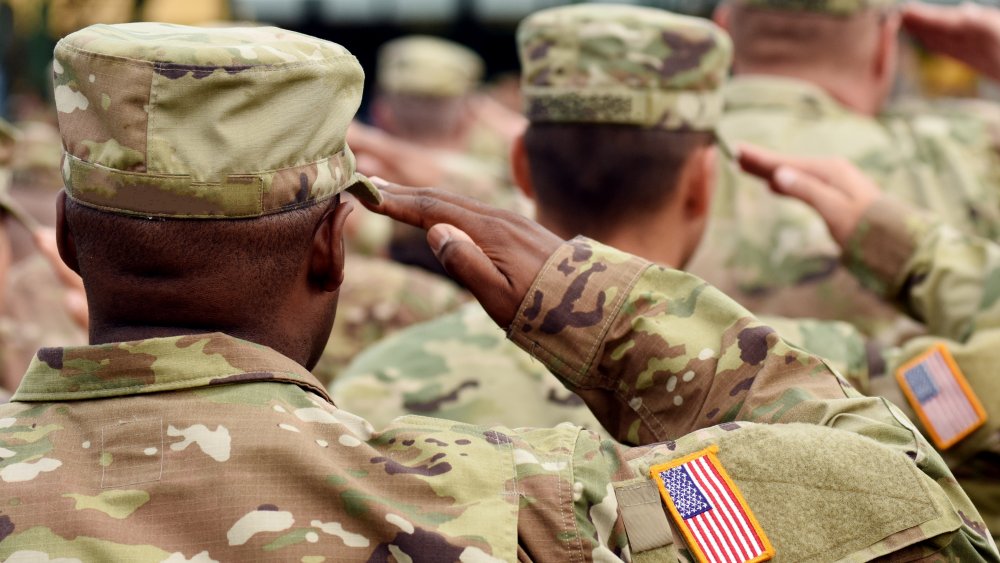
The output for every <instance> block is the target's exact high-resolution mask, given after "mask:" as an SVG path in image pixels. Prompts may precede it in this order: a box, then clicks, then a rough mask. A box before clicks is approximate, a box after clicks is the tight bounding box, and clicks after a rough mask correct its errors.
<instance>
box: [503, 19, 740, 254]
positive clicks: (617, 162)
mask: <svg viewBox="0 0 1000 563" xmlns="http://www.w3.org/2000/svg"><path fill="white" fill-rule="evenodd" d="M518 48H519V51H520V55H521V63H522V68H523V76H522V88H523V91H524V97H525V103H526V113H527V117H528V119H529V121H530V126H529V128H528V131H527V133H526V134H525V137H524V147H525V151H526V152H527V156H528V160H529V162H530V173H531V178H532V183H533V188H534V192H535V197H536V199H537V201H538V203H539V208H540V209H542V210H544V211H545V212H546V213H547V214H549V215H550V216H552V215H555V220H557V221H558V222H559V223H561V224H562V226H563V227H564V229H565V230H568V231H574V232H578V233H583V234H588V235H590V236H595V237H598V238H603V236H604V235H605V234H606V233H608V232H610V231H612V230H614V229H616V228H617V227H618V226H619V225H621V224H624V223H629V222H634V221H635V220H637V219H640V218H643V217H645V216H647V215H650V214H652V213H655V212H656V211H657V210H658V209H660V208H661V207H662V206H663V205H664V203H665V202H667V201H669V200H670V198H671V195H672V193H673V189H674V188H675V187H676V185H677V183H678V181H679V179H680V177H681V175H682V173H683V170H684V168H685V165H686V163H687V161H688V159H689V157H690V156H691V155H692V154H693V153H694V152H695V151H697V150H698V149H701V148H704V147H706V146H708V145H710V144H711V143H712V142H713V139H714V136H713V135H714V128H715V125H716V124H717V122H718V120H719V117H720V115H721V111H722V98H721V94H720V91H719V89H720V87H721V85H722V84H723V82H724V81H725V77H726V74H727V72H728V69H729V63H730V60H731V56H732V47H731V45H730V43H729V40H728V38H727V37H726V35H725V33H724V32H723V31H722V30H720V29H719V28H717V27H716V26H714V25H713V24H711V23H710V22H708V21H706V20H702V19H697V18H691V17H686V16H679V15H675V14H671V13H668V12H665V11H662V10H657V9H652V8H641V7H636V6H620V5H595V4H588V5H585V6H571V7H564V8H554V9H551V10H545V11H541V12H538V13H536V14H534V15H532V16H529V17H528V18H527V19H525V20H524V22H522V23H521V26H520V28H519V29H518Z"/></svg>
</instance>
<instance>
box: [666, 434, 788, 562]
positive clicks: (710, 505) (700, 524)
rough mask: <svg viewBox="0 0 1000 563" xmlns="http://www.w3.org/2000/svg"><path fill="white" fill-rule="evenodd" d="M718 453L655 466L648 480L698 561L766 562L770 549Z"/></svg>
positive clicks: (709, 450)
mask: <svg viewBox="0 0 1000 563" xmlns="http://www.w3.org/2000/svg"><path fill="white" fill-rule="evenodd" d="M717 450H718V448H717V447H716V446H712V447H709V448H707V449H705V450H702V451H700V452H696V453H694V454H691V455H689V456H686V457H684V458H681V459H679V460H675V461H672V462H669V463H665V464H661V465H658V466H654V467H652V468H650V474H651V476H652V477H653V479H654V480H655V481H656V484H657V486H658V488H659V489H660V495H661V496H662V497H663V499H664V501H665V502H666V504H667V507H668V509H669V510H670V513H671V515H672V516H673V517H674V521H675V522H676V523H677V526H678V528H680V530H681V532H682V533H683V534H684V537H685V538H687V540H688V547H689V548H690V549H691V551H692V553H693V554H694V555H695V557H696V558H697V559H698V561H702V562H705V563H753V562H758V561H766V560H768V559H770V558H771V557H772V556H773V555H774V549H773V548H772V547H771V544H770V542H769V541H768V540H767V537H766V536H765V535H764V532H763V530H761V529H760V525H759V524H758V523H757V521H756V518H754V516H753V513H752V512H750V509H749V507H747V505H746V501H745V500H744V499H743V496H742V495H741V494H740V492H739V490H738V489H737V488H736V485H735V484H734V483H733V482H732V480H731V479H730V478H729V476H728V474H727V473H726V471H725V469H724V468H723V467H722V465H721V464H720V463H719V460H718V458H717V457H716V455H715V452H716V451H717Z"/></svg>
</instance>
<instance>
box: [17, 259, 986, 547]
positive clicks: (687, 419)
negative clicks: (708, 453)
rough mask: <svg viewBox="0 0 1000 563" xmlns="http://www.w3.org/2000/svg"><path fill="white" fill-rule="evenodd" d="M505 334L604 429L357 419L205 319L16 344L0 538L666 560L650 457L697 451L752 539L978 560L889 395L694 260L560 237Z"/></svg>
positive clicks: (956, 504) (968, 521)
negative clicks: (663, 263) (697, 268)
mask: <svg viewBox="0 0 1000 563" xmlns="http://www.w3.org/2000/svg"><path fill="white" fill-rule="evenodd" d="M509 335H510V337H511V339H512V340H514V342H516V343H517V344H518V345H519V346H521V347H523V348H524V349H526V350H529V351H531V352H532V354H533V355H535V357H537V358H538V359H539V360H540V361H542V362H544V363H545V364H546V365H547V366H548V367H549V368H550V369H551V370H553V371H554V373H556V374H557V375H559V376H560V377H561V378H562V379H563V381H564V383H565V384H566V385H567V386H569V387H570V388H571V389H573V390H574V391H576V392H577V393H578V394H579V395H580V396H581V397H582V398H583V399H584V400H585V401H586V402H587V403H588V405H589V406H590V407H591V409H592V410H593V411H594V412H595V414H596V415H597V417H598V418H599V420H600V421H601V422H602V424H603V425H604V426H605V427H606V428H608V429H609V430H610V431H611V433H612V435H613V436H614V438H615V439H616V440H617V441H618V442H617V443H616V442H611V441H605V440H602V439H601V438H600V437H599V436H597V435H595V434H593V433H591V432H588V431H585V430H582V429H580V428H578V427H574V426H570V425H564V426H561V427H558V428H550V429H519V430H511V429H507V428H504V427H496V428H483V427H475V426H468V425H464V424H460V423H454V422H447V421H442V420H437V419H429V418H421V417H404V418H401V419H398V420H396V421H394V422H393V423H391V424H389V425H388V426H386V427H385V428H383V429H381V430H380V431H375V430H374V429H373V428H372V426H371V425H370V424H369V423H367V422H366V421H364V420H363V419H361V418H359V417H357V416H355V415H352V414H350V413H348V412H347V411H345V410H341V409H339V408H338V407H336V406H335V405H333V404H332V403H331V402H330V401H329V400H328V398H327V396H326V393H325V391H324V390H323V389H322V387H321V386H320V385H319V384H318V382H317V381H316V379H315V378H314V377H313V376H312V375H310V374H309V373H308V372H306V371H305V370H304V369H303V368H302V367H301V366H299V365H298V364H296V363H295V362H293V361H291V360H289V359H288V358H285V357H284V356H282V355H280V354H278V353H276V352H274V351H273V350H269V349H267V348H264V347H261V346H259V345H255V344H252V343H249V342H244V341H240V340H237V339H235V338H232V337H230V336H226V335H224V334H201V335H190V336H176V337H170V338H158V339H151V340H146V341H139V342H123V343H112V344H105V345H98V346H85V347H78V348H63V349H59V348H49V349H43V350H40V351H39V353H38V354H37V358H36V360H35V362H34V363H33V364H32V367H31V368H30V369H29V372H28V374H27V375H26V377H25V379H24V381H23V382H22V384H21V386H20V387H19V389H18V391H17V393H16V395H15V397H14V401H13V402H11V403H9V404H7V405H2V406H0V448H2V449H0V454H2V461H0V481H2V489H0V490H2V495H3V498H2V499H0V506H2V509H0V557H2V558H4V559H6V560H8V561H19V560H36V559H43V560H44V559H46V558H47V559H54V558H57V557H59V558H67V559H70V560H72V559H73V558H75V559H79V560H84V559H87V560H90V559H93V560H126V559H127V560H150V561H164V560H169V561H182V560H185V561H190V560H192V559H194V560H198V561H211V560H218V561H222V560H227V561H228V560H248V559H273V560H283V561H287V560H306V561H321V560H337V561H344V560H373V559H374V560H390V559H395V560H400V559H406V558H413V559H437V560H448V561H451V560H462V561H495V560H539V561H568V560H577V561H590V560H601V561H606V560H613V559H622V560H650V559H657V558H659V559H666V560H671V559H672V560H678V561H680V560H689V559H690V558H691V556H692V550H693V548H692V542H691V541H690V538H689V536H688V535H687V534H686V532H684V531H683V529H681V530H678V527H679V526H681V525H682V524H683V522H682V520H681V517H680V516H676V519H674V520H671V522H672V523H670V524H669V525H668V524H667V521H668V519H667V517H666V516H665V512H664V509H663V505H662V504H660V503H661V501H660V499H659V498H656V497H653V498H650V497H649V496H648V495H647V494H646V493H647V492H649V491H650V481H651V474H650V469H651V466H658V465H660V464H670V463H680V462H682V461H683V460H684V459H688V458H689V457H690V456H691V455H692V454H695V453H697V452H700V451H703V450H705V449H706V448H709V449H714V450H716V451H717V457H718V460H719V463H720V464H721V465H722V466H724V467H725V468H726V470H727V471H728V473H729V475H730V477H731V482H732V484H733V486H734V487H737V488H738V489H740V490H742V496H743V497H745V502H746V505H747V506H748V507H749V509H750V510H752V512H753V514H755V520H756V521H757V522H759V527H760V528H761V529H762V530H763V532H762V533H766V534H767V536H768V537H769V538H770V541H769V543H770V544H771V545H772V546H773V549H774V551H775V552H776V554H777V555H776V556H775V560H776V561H809V560H837V559H846V560H869V559H872V558H877V557H881V556H885V555H889V554H893V555H895V556H897V557H899V558H901V559H904V560H934V561H940V560H953V561H959V560H960V561H971V560H989V561H996V560H998V559H1000V555H998V554H997V551H996V547H995V546H994V545H993V543H992V541H991V539H990V538H989V535H988V533H987V532H986V531H985V529H984V528H983V526H982V523H981V520H980V518H979V516H978V513H977V512H976V510H975V508H974V507H973V506H972V505H971V504H970V503H969V501H968V499H967V498H966V496H965V495H964V493H963V492H962V491H961V489H959V488H958V487H957V485H956V484H955V482H954V479H953V477H952V475H951V473H950V472H949V471H948V469H947V467H946V466H945V465H944V462H943V460H942V459H941V458H940V457H939V456H938V455H937V454H936V453H935V452H934V451H933V449H932V448H931V447H930V446H929V444H928V443H927V442H926V441H925V440H924V439H923V438H922V437H921V436H920V435H919V433H917V432H915V429H914V427H913V426H912V425H911V423H909V422H908V421H907V419H906V418H905V417H904V416H903V415H902V414H901V413H900V412H899V411H898V410H897V409H895V408H894V407H893V406H892V405H890V404H889V403H887V402H886V401H884V400H882V399H877V398H865V397H862V396H860V395H859V394H858V393H857V392H855V391H854V390H853V389H852V388H851V387H850V386H849V385H847V384H846V382H845V381H844V380H842V379H841V378H840V377H838V376H837V375H836V373H835V372H833V371H832V370H831V369H829V368H828V367H827V366H826V365H825V364H824V363H823V362H822V360H820V359H819V358H816V357H814V356H810V355H808V354H806V353H804V352H802V351H800V350H799V349H797V348H795V347H792V346H790V345H789V344H787V343H786V342H785V341H784V340H782V339H781V338H780V337H779V336H778V335H777V334H776V333H774V331H773V330H772V329H770V328H769V327H767V326H766V325H763V324H761V323H760V322H759V321H758V320H756V319H755V318H754V317H753V316H752V315H750V314H749V313H748V312H747V311H746V310H745V309H743V308H742V307H740V306H738V305H736V304H735V303H733V302H732V301H731V300H729V299H728V298H726V297H725V296H724V295H723V294H721V293H720V292H718V291H717V290H716V289H714V288H712V287H711V286H709V285H707V284H706V283H704V282H703V281H702V280H700V279H698V278H695V277H693V276H690V275H688V274H685V273H682V272H677V271H673V270H667V269H665V268H661V267H658V266H653V265H650V264H649V263H648V262H645V261H643V260H640V259H638V258H635V257H631V256H629V255H627V254H623V253H620V252H617V251H614V250H612V249H608V248H606V247H602V246H600V245H598V244H596V243H593V242H591V241H589V240H587V239H576V240H574V241H571V242H570V243H567V244H565V245H563V246H561V247H560V248H559V249H558V250H557V251H556V252H555V253H554V255H553V256H552V257H550V259H549V261H548V262H547V263H546V265H545V266H544V267H543V269H542V271H541V273H540V274H539V276H538V277H537V278H536V280H535V282H534V283H533V285H532V287H531V288H530V289H529V291H528V294H527V296H526V297H525V300H524V303H523V304H522V305H521V308H520V310H519V311H518V313H517V315H516V317H515V320H514V321H513V323H512V325H511V326H510V327H509ZM688 372H692V373H693V374H694V375H693V376H690V377H688V378H687V381H685V382H684V384H683V385H678V386H677V387H675V388H674V389H673V390H672V391H668V390H667V389H666V383H665V381H666V380H668V379H669V378H670V377H672V376H677V375H680V376H682V380H683V379H684V378H683V375H684V374H686V373H688ZM654 473H655V472H654ZM657 475H659V474H657ZM657 478H658V479H665V477H662V476H658V477H657ZM671 498H672V497H671ZM672 514H673V513H672ZM672 518H674V517H672ZM859 522H863V523H864V525H862V526H859V525H858V523H859ZM649 523H653V524H654V525H653V526H652V527H649V526H644V524H649ZM819 523H821V524H819ZM678 532H680V533H678Z"/></svg>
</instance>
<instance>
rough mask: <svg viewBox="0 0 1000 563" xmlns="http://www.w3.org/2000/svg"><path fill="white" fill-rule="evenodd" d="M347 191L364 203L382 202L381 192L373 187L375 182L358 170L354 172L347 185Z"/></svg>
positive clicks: (376, 203) (377, 203) (374, 203)
mask: <svg viewBox="0 0 1000 563" xmlns="http://www.w3.org/2000/svg"><path fill="white" fill-rule="evenodd" d="M347 191H348V192H349V193H350V194H351V195H353V196H354V197H356V198H358V199H360V200H362V201H364V202H365V203H369V204H371V205H379V204H380V203H382V192H380V191H379V189H378V188H376V187H375V184H373V183H372V181H371V180H369V179H368V177H367V176H365V175H364V174H361V173H359V172H355V173H354V178H353V181H352V182H351V184H350V186H348V188H347Z"/></svg>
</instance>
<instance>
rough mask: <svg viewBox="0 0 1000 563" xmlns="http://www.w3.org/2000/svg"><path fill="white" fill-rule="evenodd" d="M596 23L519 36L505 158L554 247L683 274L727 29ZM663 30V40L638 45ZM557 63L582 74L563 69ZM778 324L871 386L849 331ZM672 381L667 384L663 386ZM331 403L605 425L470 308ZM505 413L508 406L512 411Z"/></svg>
mask: <svg viewBox="0 0 1000 563" xmlns="http://www.w3.org/2000/svg"><path fill="white" fill-rule="evenodd" d="M593 10H594V13H602V11H606V18H607V19H608V22H609V25H608V26H606V27H597V28H595V27H593V26H583V25H581V27H579V28H573V27H572V23H581V24H586V23H589V22H588V21H587V20H581V21H580V22H574V21H573V20H563V19H560V18H552V17H549V16H545V15H543V16H539V17H537V18H528V19H527V20H525V22H524V23H523V24H522V25H521V27H520V30H519V34H518V50H519V52H520V55H521V59H522V66H523V69H524V74H523V82H524V92H525V95H526V100H527V106H526V107H527V115H528V118H529V121H530V123H531V125H530V127H529V128H528V130H527V131H526V132H525V134H524V135H523V137H522V138H521V139H519V140H518V141H516V142H515V144H514V150H513V151H512V154H513V163H514V167H513V169H514V174H515V177H516V180H517V183H518V184H519V185H520V186H521V188H522V190H523V191H524V192H525V193H526V194H528V195H529V196H530V197H532V198H534V199H536V200H537V201H538V206H537V208H538V221H539V222H540V223H541V224H542V225H543V226H545V227H546V228H548V229H551V230H552V231H553V232H555V233H556V234H558V235H560V236H562V237H565V238H571V237H573V236H575V235H577V234H583V235H585V236H588V237H592V238H594V239H596V240H599V241H601V242H602V243H605V244H609V245H611V246H614V247H616V248H620V249H622V250H625V251H627V252H630V253H633V254H636V255H638V256H642V257H643V258H646V259H648V260H652V261H653V262H657V263H659V264H663V265H668V266H673V267H682V266H683V265H684V263H685V262H686V261H687V259H688V257H689V256H690V255H691V253H692V252H693V251H694V249H695V247H696V246H697V244H698V241H699V239H700V237H701V233H702V229H703V227H704V223H705V218H706V215H707V213H708V209H709V206H710V201H711V193H712V190H713V184H714V178H715V169H716V159H717V157H716V146H715V142H714V139H713V130H714V128H715V126H716V124H717V122H718V120H719V115H720V112H719V109H720V106H721V92H720V90H721V87H722V84H723V83H724V81H725V77H726V74H727V72H728V70H729V63H730V60H731V56H732V55H731V45H730V43H729V40H728V38H726V36H725V34H724V32H722V31H721V30H719V29H718V28H717V27H715V26H713V25H711V24H707V23H706V22H704V21H702V20H696V19H691V18H673V17H670V16H669V15H664V14H661V13H657V15H656V17H652V19H649V20H644V18H645V17H646V16H647V15H648V11H646V10H637V11H631V10H623V9H620V8H608V7H595V8H593ZM635 25H638V26H639V29H641V30H642V31H643V33H642V34H637V36H636V39H635V40H634V41H631V42H629V41H622V40H619V39H618V38H617V34H618V33H619V31H620V30H621V28H622V27H630V26H635ZM660 32H662V33H664V34H667V36H668V37H669V38H671V40H672V41H673V42H667V41H666V40H664V41H663V42H654V43H649V42H645V38H646V36H647V35H651V34H657V33H660ZM610 46H614V48H613V49H612V48H611V47H610ZM692 52H697V53H698V58H692V56H691V53H692ZM654 53H655V55H654ZM653 56H657V57H660V59H661V60H657V62H656V64H655V65H654V64H652V63H650V64H648V65H646V66H643V67H636V66H635V65H633V64H632V63H631V62H630V61H635V60H640V61H642V60H650V57H653ZM567 60H569V61H580V62H579V63H578V64H579V66H578V67H570V68H568V67H567V64H569V63H567ZM623 65H624V67H623ZM578 69H580V70H578ZM663 69H667V70H663ZM609 90H614V91H617V92H622V95H623V96H637V97H639V96H647V97H649V98H650V99H651V100H652V103H656V104H658V105H657V106H656V107H657V108H660V111H669V115H671V116H672V117H675V116H679V117H680V119H676V118H675V119H674V120H672V121H667V122H655V121H652V119H653V118H659V117H660V114H656V115H652V114H644V113H642V112H638V111H637V112H634V113H631V114H626V115H622V114H611V113H599V112H596V113H595V112H594V111H593V108H592V107H591V106H588V105H583V104H579V103H576V102H577V100H578V99H580V98H581V97H587V96H598V95H601V94H602V93H604V92H606V91H609ZM770 321H771V320H770V319H768V322H770ZM782 325H783V326H778V327H777V328H778V329H779V333H780V334H782V336H783V337H785V338H786V339H788V340H789V341H791V342H795V343H797V344H800V345H804V346H806V349H807V350H809V351H811V352H813V353H817V354H819V355H822V356H824V357H825V358H828V359H830V358H836V359H838V360H841V361H840V362H838V365H837V367H838V368H839V369H841V370H842V373H844V374H846V375H847V377H848V378H849V379H853V377H852V376H854V377H858V378H866V377H867V369H865V368H866V367H867V365H866V363H865V360H866V357H865V342H864V339H863V338H862V337H861V336H860V335H859V334H858V333H857V331H855V330H854V329H853V327H851V326H850V325H844V324H832V323H820V322H804V323H800V324H798V325H796V323H792V322H787V321H786V322H782ZM831 336H836V338H831ZM828 343H830V344H829V345H828ZM858 371H861V373H858ZM682 377H683V376H682ZM677 383H678V380H677V379H676V378H675V380H674V382H673V383H672V384H670V386H669V388H670V389H673V387H674V386H676V385H677ZM330 392H331V394H332V395H333V397H334V398H335V400H336V401H338V403H340V404H342V405H344V406H345V407H347V408H349V409H351V410H352V411H353V412H356V413H358V414H360V415H362V416H364V417H365V418H367V419H368V420H370V421H372V422H373V423H375V424H376V425H382V424H387V423H388V422H389V421H391V420H392V419H394V418H396V417H398V416H402V415H404V414H407V413H412V414H420V415H425V416H435V417H441V418H447V419H450V420H457V421H461V422H466V423H469V424H478V425H485V426H489V425H493V424H503V425H505V426H511V427H519V426H555V425H556V424H559V423H561V422H566V421H569V422H573V423H574V424H579V425H581V426H584V427H586V428H590V429H595V430H599V428H600V426H599V424H597V422H596V420H595V419H594V416H593V415H592V414H591V413H590V411H589V410H588V409H586V407H585V405H584V404H583V402H582V401H581V400H580V399H579V398H578V397H576V396H575V395H574V394H573V393H571V392H568V391H567V390H566V389H565V388H564V387H563V386H562V385H561V384H560V383H559V382H558V380H556V379H555V378H554V377H553V376H552V375H551V374H549V373H548V370H546V369H545V366H543V365H542V364H540V363H539V362H537V361H534V360H533V359H532V358H531V357H530V356H529V355H527V354H525V353H524V352H522V351H521V350H520V349H518V348H517V346H515V345H514V344H513V343H511V342H509V341H508V340H507V339H506V337H505V335H504V333H503V331H502V330H499V329H498V328H497V327H496V326H495V324H494V323H493V322H492V321H491V320H490V319H489V317H488V316H487V315H486V313H485V312H484V311H483V310H482V308H481V307H479V306H478V305H477V304H475V303H472V304H469V305H467V306H466V307H464V308H463V309H462V310H461V311H458V312H456V313H453V314H450V315H447V316H445V317H442V318H440V319H437V320H434V321H431V322H429V323H426V324H421V325H417V326H414V327H412V328H410V329H408V330H406V331H404V332H403V333H401V334H399V335H397V336H396V337H394V338H391V339H389V340H386V341H384V342H382V343H380V344H379V345H376V346H375V347H373V348H371V349H369V350H367V351H366V352H364V353H363V354H362V355H361V356H359V358H358V360H357V362H356V363H354V364H352V365H351V366H350V367H349V368H348V369H347V370H346V372H345V373H343V374H342V375H341V376H340V377H339V378H338V379H337V380H336V381H335V382H334V385H333V386H332V387H331V388H330ZM514 401H516V404H517V405H518V408H517V409H511V408H509V405H510V404H512V402H514Z"/></svg>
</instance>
